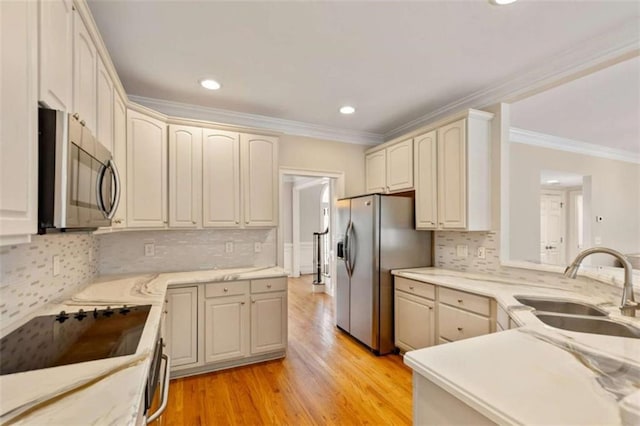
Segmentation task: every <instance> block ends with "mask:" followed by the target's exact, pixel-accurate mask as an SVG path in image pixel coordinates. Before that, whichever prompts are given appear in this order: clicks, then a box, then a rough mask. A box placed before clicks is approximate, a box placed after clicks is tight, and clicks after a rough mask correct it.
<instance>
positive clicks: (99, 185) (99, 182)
mask: <svg viewBox="0 0 640 426" xmlns="http://www.w3.org/2000/svg"><path fill="white" fill-rule="evenodd" d="M106 172H107V166H105V165H104V164H101V165H100V171H99V172H98V178H97V179H96V202H97V204H98V209H100V211H101V212H102V214H103V216H104V217H107V209H105V207H104V198H103V197H102V182H103V181H104V175H105V173H106Z"/></svg>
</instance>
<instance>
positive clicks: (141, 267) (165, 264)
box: [97, 229, 276, 275]
mask: <svg viewBox="0 0 640 426" xmlns="http://www.w3.org/2000/svg"><path fill="white" fill-rule="evenodd" d="M97 238H98V240H99V247H100V262H99V271H100V275H106V274H124V273H138V272H170V271H195V270H201V269H214V268H217V269H224V268H237V267H247V266H273V265H275V264H276V231H275V229H216V230H188V231H177V230H171V231H131V232H118V233H113V234H103V235H100V236H98V237H97ZM147 243H151V244H153V245H154V252H155V253H154V255H153V256H145V244H147ZM227 243H232V245H233V251H232V252H230V253H229V252H227V251H226V245H227ZM256 243H259V244H260V251H259V252H256V250H255V248H256V247H255V244H256Z"/></svg>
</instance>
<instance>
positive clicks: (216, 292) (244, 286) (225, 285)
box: [204, 281, 249, 298]
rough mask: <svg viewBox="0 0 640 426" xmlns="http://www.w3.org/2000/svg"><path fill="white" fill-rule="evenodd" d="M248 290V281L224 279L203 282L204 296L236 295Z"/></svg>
mask: <svg viewBox="0 0 640 426" xmlns="http://www.w3.org/2000/svg"><path fill="white" fill-rule="evenodd" d="M248 292H249V281H225V282H221V283H211V284H205V286H204V297H207V298H208V297H220V296H237V295H239V294H246V293H248Z"/></svg>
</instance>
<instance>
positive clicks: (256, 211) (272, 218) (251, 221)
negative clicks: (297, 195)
mask: <svg viewBox="0 0 640 426" xmlns="http://www.w3.org/2000/svg"><path fill="white" fill-rule="evenodd" d="M240 165H241V171H242V179H241V182H242V190H243V194H244V199H243V201H244V203H243V213H244V214H243V216H244V226H250V227H251V226H256V227H262V226H264V227H267V226H278V138H275V137H270V136H260V135H249V134H244V133H243V134H241V135H240Z"/></svg>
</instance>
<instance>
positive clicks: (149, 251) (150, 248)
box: [144, 243, 156, 257]
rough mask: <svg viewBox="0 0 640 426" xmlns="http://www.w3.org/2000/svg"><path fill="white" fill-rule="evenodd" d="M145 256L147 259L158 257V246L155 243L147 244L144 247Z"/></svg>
mask: <svg viewBox="0 0 640 426" xmlns="http://www.w3.org/2000/svg"><path fill="white" fill-rule="evenodd" d="M144 255H145V256H147V257H151V256H155V255H156V245H155V244H153V243H145V245H144Z"/></svg>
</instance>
